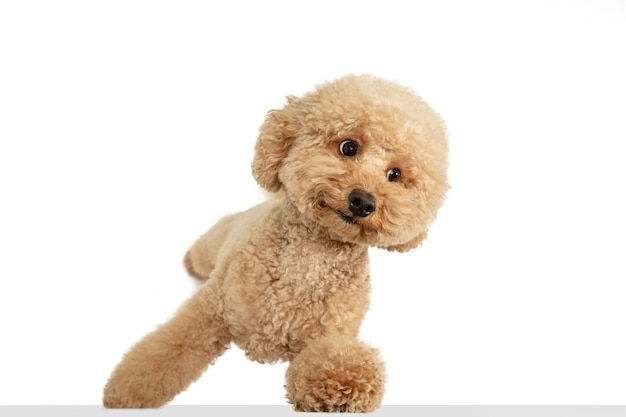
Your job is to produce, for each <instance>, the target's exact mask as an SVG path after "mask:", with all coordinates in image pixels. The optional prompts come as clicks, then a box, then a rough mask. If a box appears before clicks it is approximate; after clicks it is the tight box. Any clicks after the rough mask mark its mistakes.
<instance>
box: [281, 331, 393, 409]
mask: <svg viewBox="0 0 626 417" xmlns="http://www.w3.org/2000/svg"><path fill="white" fill-rule="evenodd" d="M384 374H385V369H384V364H383V362H382V361H381V360H380V359H379V357H378V351H377V350H376V349H374V348H371V347H369V346H367V345H365V344H364V343H363V342H361V341H359V340H356V339H354V338H351V337H348V336H340V335H332V336H327V337H324V338H321V339H318V340H315V341H312V342H311V343H310V344H309V345H308V346H307V347H305V348H304V349H303V350H302V352H300V353H299V354H298V356H296V357H295V358H294V359H293V360H292V361H291V363H290V365H289V368H288V369H287V374H286V385H285V387H286V389H287V398H288V400H289V402H290V403H291V404H292V405H293V407H294V409H295V410H296V411H324V412H329V411H333V412H334V411H337V412H370V411H374V410H376V409H377V408H378V407H380V404H381V402H382V398H383V391H384Z"/></svg>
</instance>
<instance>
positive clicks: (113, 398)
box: [103, 285, 231, 408]
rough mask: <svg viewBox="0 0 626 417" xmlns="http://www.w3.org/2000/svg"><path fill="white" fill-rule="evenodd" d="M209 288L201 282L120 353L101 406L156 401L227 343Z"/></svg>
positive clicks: (182, 386) (169, 395)
mask: <svg viewBox="0 0 626 417" xmlns="http://www.w3.org/2000/svg"><path fill="white" fill-rule="evenodd" d="M211 294H212V292H211V288H210V287H208V286H206V285H205V286H204V287H203V288H202V289H200V291H198V293H196V295H194V296H193V297H192V298H191V299H190V300H188V301H187V302H186V303H185V304H184V305H183V306H182V307H181V308H180V310H179V311H178V312H177V313H176V315H175V316H174V317H173V318H172V319H171V320H170V321H168V322H167V323H165V324H163V325H161V326H160V327H159V328H157V329H156V330H155V331H154V332H152V333H150V334H148V335H147V336H146V337H145V338H144V339H143V340H141V341H140V342H139V343H137V344H136V345H135V346H134V347H133V348H132V349H131V350H130V351H129V352H128V353H127V354H126V355H125V356H124V358H123V360H122V362H121V363H120V364H119V365H118V366H117V367H116V368H115V370H114V371H113V374H112V375H111V377H110V378H109V381H108V382H107V384H106V386H105V388H104V397H103V404H104V406H105V407H109V408H144V407H145V408H154V407H160V406H162V405H164V404H165V403H167V402H168V401H170V400H172V399H173V398H174V397H175V396H176V394H178V393H179V392H181V391H183V390H184V389H186V388H187V387H188V386H189V384H191V383H192V382H193V381H194V380H196V379H197V378H198V377H199V376H200V374H201V373H202V371H204V369H206V367H207V366H208V365H209V364H211V363H212V362H213V361H214V360H215V359H216V358H217V357H218V356H219V355H221V354H222V353H223V352H224V351H225V350H226V349H227V348H228V344H229V343H230V340H231V336H230V333H229V332H228V330H227V329H226V328H225V327H224V325H223V324H222V322H221V319H220V318H219V317H218V315H217V314H215V313H216V312H215V307H214V306H215V304H214V303H212V301H213V300H212V299H211V298H213V297H211Z"/></svg>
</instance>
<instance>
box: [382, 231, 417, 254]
mask: <svg viewBox="0 0 626 417" xmlns="http://www.w3.org/2000/svg"><path fill="white" fill-rule="evenodd" d="M427 235H428V232H426V231H424V232H422V233H420V234H419V235H417V236H415V237H414V238H413V239H411V240H409V241H408V242H405V243H401V244H399V245H391V246H384V247H382V249H387V250H388V251H392V252H400V253H402V252H408V251H410V250H411V249H415V248H417V247H418V246H419V245H421V244H422V242H423V241H424V240H425V239H426V236H427Z"/></svg>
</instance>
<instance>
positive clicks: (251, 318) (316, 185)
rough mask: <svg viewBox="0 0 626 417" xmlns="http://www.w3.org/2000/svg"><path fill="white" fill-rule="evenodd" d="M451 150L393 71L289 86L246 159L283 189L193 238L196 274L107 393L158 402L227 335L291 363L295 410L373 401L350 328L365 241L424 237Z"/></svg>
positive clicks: (369, 371) (188, 262)
mask: <svg viewBox="0 0 626 417" xmlns="http://www.w3.org/2000/svg"><path fill="white" fill-rule="evenodd" d="M447 154H448V144H447V139H446V133H445V129H444V126H443V123H442V120H441V119H440V117H439V116H438V115H437V114H436V113H435V112H434V111H433V110H432V109H431V108H430V107H429V106H428V104H426V103H425V102H424V101H423V100H421V99H420V98H419V97H418V96H417V95H416V94H415V93H413V92H412V91H411V90H410V89H409V88H406V87H404V86H401V85H398V84H396V83H394V82H390V81H387V80H383V79H380V78H376V77H374V76H371V75H348V76H345V77H342V78H339V79H337V80H335V81H332V82H328V83H325V84H322V85H320V86H318V87H317V89H315V90H314V91H312V92H310V93H307V94H305V95H303V96H302V97H288V98H287V103H286V104H285V106H284V107H283V108H282V109H280V110H272V111H270V112H269V113H268V114H267V116H266V118H265V121H264V123H263V125H262V126H261V128H260V133H259V137H258V139H257V142H256V148H255V156H254V160H253V162H252V173H253V175H254V178H255V179H256V180H257V182H258V183H259V184H260V185H261V186H262V187H263V188H265V189H266V190H268V191H272V192H277V191H282V192H281V193H279V194H277V196H276V197H274V198H271V199H269V200H268V201H267V202H265V203H263V204H260V205H258V206H256V207H253V208H250V209H248V210H246V211H243V212H240V213H237V214H233V215H229V216H226V217H224V218H223V219H221V220H220V221H219V222H218V223H217V224H215V225H214V226H213V227H212V228H211V229H210V230H209V231H207V232H206V233H205V234H204V235H203V236H201V237H200V238H199V239H198V240H197V241H196V243H195V244H194V245H193V246H192V247H191V249H189V251H188V252H187V254H186V256H185V259H184V263H185V266H186V268H187V270H188V272H189V274H190V275H192V276H194V277H197V278H200V279H202V280H205V282H204V284H203V285H202V287H201V288H200V289H199V290H198V291H197V293H196V294H195V295H194V296H193V297H191V298H190V299H189V300H188V301H187V302H186V303H184V305H183V306H182V307H181V308H180V310H179V311H178V312H177V313H176V314H175V315H174V316H173V318H172V319H171V320H170V321H168V322H166V323H165V324H163V325H161V326H160V327H158V328H157V329H156V330H155V331H153V332H152V333H150V334H148V335H147V336H146V337H145V338H144V339H142V340H141V341H139V342H138V343H137V344H136V345H135V346H134V347H133V348H132V349H131V350H130V351H129V352H128V353H127V354H126V355H125V356H124V358H123V360H122V362H121V363H120V364H119V365H118V366H117V367H116V368H115V370H114V371H113V374H112V375H111V377H110V379H109V381H108V383H107V384H106V386H105V388H104V399H103V403H104V405H105V406H106V407H159V406H162V405H164V404H165V403H167V402H168V401H170V400H172V399H173V398H174V397H175V396H176V395H177V394H178V393H179V392H181V391H183V390H184V389H186V388H187V387H188V386H189V384H191V382H193V381H194V380H195V379H197V378H198V377H199V376H200V375H201V373H202V372H203V371H204V370H205V369H206V368H207V367H208V366H209V365H210V364H212V363H213V362H214V361H215V359H216V358H217V357H219V356H220V355H221V354H222V353H223V352H224V351H225V350H226V349H227V348H228V347H229V345H230V344H231V343H235V344H236V345H237V346H239V347H240V348H241V349H243V350H244V351H245V352H246V355H247V356H248V358H250V359H251V360H254V361H258V362H262V363H272V362H276V361H289V362H290V364H289V367H288V369H287V373H286V390H287V399H288V401H289V403H290V404H292V405H293V407H294V408H295V409H296V410H299V411H349V412H358V411H364V412H366V411H372V410H375V409H376V408H378V407H379V406H380V404H381V401H382V398H383V391H384V379H385V370H384V365H383V363H382V362H381V360H380V359H379V357H378V352H377V351H376V350H375V349H374V348H372V347H370V346H367V345H366V344H364V343H363V342H361V341H360V340H358V338H357V335H358V332H359V327H360V325H361V322H362V320H363V317H364V315H365V313H366V311H367V309H368V303H369V291H370V278H369V271H368V247H371V246H376V247H380V248H384V249H388V250H393V251H399V252H404V251H407V250H410V249H413V248H416V247H417V246H419V244H420V243H421V242H422V240H423V239H424V238H425V237H426V233H427V229H428V227H429V225H430V224H431V223H432V222H433V221H434V220H435V217H436V215H437V211H438V209H439V207H440V206H441V204H442V203H443V201H444V198H445V194H446V191H447V189H448V180H447V164H448V163H447ZM398 319H400V318H398ZM392 320H394V318H393V317H390V321H392Z"/></svg>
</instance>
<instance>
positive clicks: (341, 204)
mask: <svg viewBox="0 0 626 417" xmlns="http://www.w3.org/2000/svg"><path fill="white" fill-rule="evenodd" d="M447 155H448V144H447V138H446V132H445V128H444V125H443V122H442V120H441V119H440V117H439V116H438V115H437V114H436V113H435V112H434V111H433V110H432V109H431V108H430V107H429V106H428V104H426V103H425V102H424V101H422V100H421V99H420V98H419V97H418V96H417V95H415V93H413V92H412V91H411V90H410V89H408V88H406V87H403V86H401V85H398V84H396V83H393V82H390V81H386V80H382V79H379V78H376V77H373V76H370V75H359V76H357V75H348V76H345V77H343V78H340V79H337V80H335V81H333V82H329V83H325V84H322V85H320V86H318V88H317V89H316V90H315V91H313V92H310V93H308V94H305V95H304V96H302V97H288V98H287V104H286V105H285V106H284V107H283V108H282V109H280V110H272V111H270V112H269V113H268V114H267V116H266V118H265V122H264V123H263V125H262V126H261V128H260V134H259V137H258V140H257V143H256V153H255V156H254V160H253V162H252V171H253V175H254V177H255V179H256V180H257V182H258V183H259V184H260V185H261V186H262V187H263V188H265V189H266V190H268V191H278V190H280V189H281V188H282V189H283V190H284V191H285V194H286V196H287V198H288V199H290V200H291V201H292V202H293V203H294V204H295V206H296V207H297V209H298V210H299V211H300V212H301V213H302V215H304V216H307V217H308V218H309V219H311V220H313V221H315V222H317V223H319V224H320V225H322V226H324V227H326V228H327V229H328V230H329V232H330V233H331V234H332V235H333V237H335V238H337V239H341V240H344V241H348V242H353V243H359V244H367V245H371V246H378V247H382V248H386V249H390V250H397V251H401V252H402V251H406V250H409V249H412V248H415V247H417V246H418V245H419V244H420V243H421V241H422V240H423V239H424V238H425V236H426V232H427V229H428V227H429V225H430V224H431V222H432V221H433V220H434V219H435V217H436V214H437V211H438V209H439V207H440V206H441V204H442V203H443V200H444V198H445V194H446V191H447V190H448V180H447V166H448V163H447Z"/></svg>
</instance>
